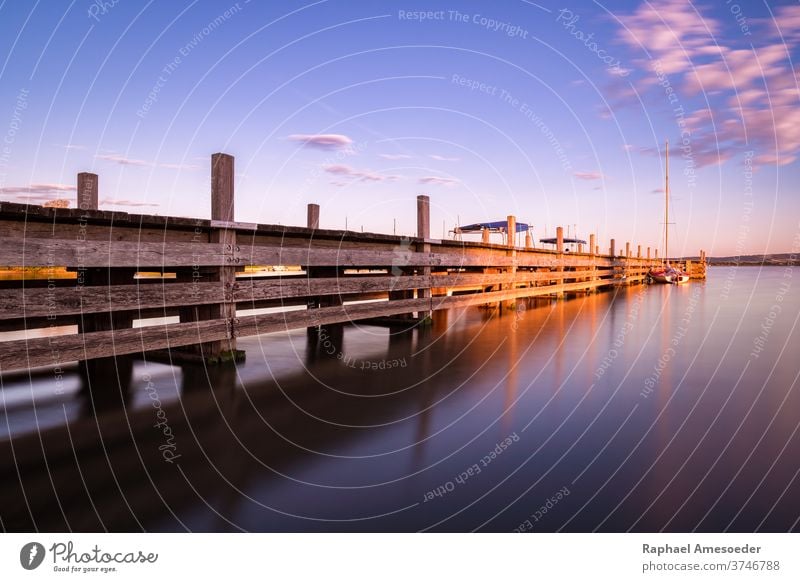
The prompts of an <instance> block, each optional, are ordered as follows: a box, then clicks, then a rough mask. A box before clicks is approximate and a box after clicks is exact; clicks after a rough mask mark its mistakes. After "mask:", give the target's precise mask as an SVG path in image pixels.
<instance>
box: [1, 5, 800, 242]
mask: <svg viewBox="0 0 800 582" xmlns="http://www.w3.org/2000/svg"><path fill="white" fill-rule="evenodd" d="M419 12H424V13H425V14H424V16H425V18H424V19H423V18H422V16H423V15H420V14H418V13H419ZM798 43H800V6H798V5H797V4H796V3H789V2H786V3H783V2H767V3H758V2H738V3H737V2H734V1H731V2H707V3H703V4H692V3H690V2H684V1H677V2H672V1H670V2H650V3H648V2H629V1H626V2H613V3H604V4H601V3H594V2H579V3H577V2H576V3H573V4H572V5H569V4H550V3H541V4H537V3H533V2H527V1H522V0H520V1H512V0H509V1H507V2H502V3H491V2H454V1H450V2H416V3H413V2H409V3H406V2H345V1H340V0H328V1H319V2H269V3H261V2H255V1H252V2H246V1H245V0H240V1H239V2H227V1H221V2H210V1H197V2H183V3H178V2H175V3H166V2H160V3H157V4H156V3H155V2H149V3H146V2H132V1H127V0H117V2H116V3H114V2H113V0H107V1H106V2H105V3H103V2H94V3H93V2H88V1H85V2H84V1H81V2H78V1H75V2H72V3H69V2H9V1H6V2H2V3H0V134H2V135H0V199H3V200H12V201H16V202H24V201H29V202H31V203H36V204H40V203H42V202H43V201H44V200H48V199H52V198H70V199H73V198H74V196H75V192H74V187H75V175H76V173H77V172H80V171H93V172H96V173H98V174H99V175H100V188H101V192H100V198H101V205H102V207H103V208H106V209H114V210H120V211H127V212H144V213H157V214H168V215H182V216H198V217H207V216H208V213H209V210H208V209H209V207H210V194H209V162H210V155H211V154H212V153H214V152H217V151H224V152H227V153H230V154H232V155H234V156H235V157H236V170H237V181H236V188H237V197H236V200H237V208H236V218H237V219H238V220H241V221H247V222H255V221H257V222H266V223H282V224H299V225H302V224H304V223H305V206H306V204H307V203H309V202H317V203H319V204H320V205H321V206H322V212H321V226H322V227H327V228H343V227H344V225H345V220H347V224H348V226H349V227H350V228H351V229H360V228H361V227H362V226H363V228H364V229H365V230H369V231H377V232H392V229H393V228H394V223H395V220H396V224H397V231H398V233H404V234H411V233H413V229H414V228H415V203H414V199H415V197H416V195H418V194H422V193H425V194H429V195H430V196H431V202H432V225H433V227H432V230H433V235H434V236H440V235H441V231H442V229H443V226H442V225H443V224H444V228H445V229H451V228H452V227H453V226H454V225H455V224H456V223H457V221H458V220H460V221H461V222H462V223H470V222H476V221H482V220H497V219H503V218H505V216H506V215H507V214H515V215H516V216H517V217H518V220H520V221H525V222H529V223H531V224H532V225H533V227H534V236H535V238H537V239H538V238H539V237H541V236H544V235H545V234H549V235H552V234H554V230H555V226H557V225H564V226H569V228H570V230H572V229H574V228H577V231H578V234H579V235H582V236H585V237H587V238H588V234H589V233H591V232H597V233H598V235H599V236H600V242H601V245H602V246H603V247H604V248H605V247H606V246H607V244H608V239H609V238H610V237H612V236H613V237H615V238H616V239H617V241H618V244H619V243H620V242H623V241H626V240H629V241H631V242H632V243H634V244H637V243H638V244H642V245H644V246H648V245H649V246H654V247H655V246H657V245H658V244H659V241H660V231H661V222H662V221H663V216H662V211H663V186H664V171H663V170H664V165H663V156H662V153H663V149H664V141H665V140H667V139H669V140H670V142H671V144H672V145H671V158H670V159H671V164H670V171H671V192H672V198H673V199H672V207H673V215H672V217H671V219H672V220H674V221H675V223H676V224H675V225H674V227H672V229H673V230H672V232H671V240H672V241H673V243H672V245H671V251H672V252H673V253H674V254H693V253H696V252H697V250H698V249H700V248H704V249H706V250H707V251H708V252H709V253H711V254H716V255H730V254H735V253H737V252H738V253H758V252H788V251H790V250H792V249H793V248H795V249H796V247H797V246H798V244H797V240H798V239H797V237H798V235H799V234H800V223H798V221H799V220H800V218H799V217H800V200H799V199H798V196H797V192H796V189H797V184H798V181H799V180H798V178H799V177H800V176H798V164H800V161H797V160H796V158H797V156H798V152H800V107H799V105H800V97H799V95H800V93H799V92H798V75H797V67H796V65H795V59H797V58H798V50H797V49H798ZM573 225H577V227H575V226H573Z"/></svg>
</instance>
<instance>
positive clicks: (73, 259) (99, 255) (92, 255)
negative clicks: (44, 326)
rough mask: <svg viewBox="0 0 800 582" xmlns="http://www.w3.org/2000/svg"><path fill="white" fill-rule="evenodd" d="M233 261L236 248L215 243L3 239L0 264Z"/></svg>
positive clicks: (124, 264)
mask: <svg viewBox="0 0 800 582" xmlns="http://www.w3.org/2000/svg"><path fill="white" fill-rule="evenodd" d="M230 264H232V250H231V251H228V250H227V249H226V248H225V245H221V244H213V243H184V242H170V243H168V244H167V243H163V244H162V243H135V242H108V241H94V240H91V241H90V240H85V241H82V240H69V239H57V238H53V239H36V238H26V239H24V240H22V241H20V240H19V239H14V238H6V237H2V238H0V265H14V266H26V267H46V266H50V265H57V266H66V267H87V268H88V267H101V268H102V267H105V268H108V267H142V268H143V267H191V266H223V265H225V266H227V265H230Z"/></svg>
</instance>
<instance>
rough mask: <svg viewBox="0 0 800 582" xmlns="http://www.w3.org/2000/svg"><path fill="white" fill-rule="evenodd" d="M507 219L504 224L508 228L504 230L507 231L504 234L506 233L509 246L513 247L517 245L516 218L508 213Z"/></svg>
mask: <svg viewBox="0 0 800 582" xmlns="http://www.w3.org/2000/svg"><path fill="white" fill-rule="evenodd" d="M507 220H508V222H507V223H506V224H507V225H508V228H507V229H506V230H507V231H508V232H507V233H506V234H508V240H507V241H506V242H507V243H508V246H509V248H512V249H513V248H514V247H516V246H517V219H516V217H514V216H511V215H510V214H509V215H508V219H507Z"/></svg>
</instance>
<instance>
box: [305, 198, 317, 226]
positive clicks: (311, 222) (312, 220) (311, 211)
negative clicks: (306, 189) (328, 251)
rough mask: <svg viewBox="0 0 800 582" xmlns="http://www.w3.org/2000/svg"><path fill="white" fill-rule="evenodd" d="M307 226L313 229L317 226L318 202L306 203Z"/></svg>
mask: <svg viewBox="0 0 800 582" xmlns="http://www.w3.org/2000/svg"><path fill="white" fill-rule="evenodd" d="M307 226H308V228H313V229H314V230H316V229H318V228H319V204H309V205H308V222H307Z"/></svg>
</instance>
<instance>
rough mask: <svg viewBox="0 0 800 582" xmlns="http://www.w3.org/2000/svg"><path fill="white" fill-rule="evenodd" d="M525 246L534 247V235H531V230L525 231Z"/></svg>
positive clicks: (527, 247)
mask: <svg viewBox="0 0 800 582" xmlns="http://www.w3.org/2000/svg"><path fill="white" fill-rule="evenodd" d="M525 248H526V249H532V248H533V237H532V236H531V231H529V230H526V231H525Z"/></svg>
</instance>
